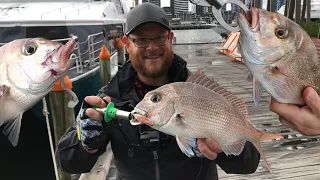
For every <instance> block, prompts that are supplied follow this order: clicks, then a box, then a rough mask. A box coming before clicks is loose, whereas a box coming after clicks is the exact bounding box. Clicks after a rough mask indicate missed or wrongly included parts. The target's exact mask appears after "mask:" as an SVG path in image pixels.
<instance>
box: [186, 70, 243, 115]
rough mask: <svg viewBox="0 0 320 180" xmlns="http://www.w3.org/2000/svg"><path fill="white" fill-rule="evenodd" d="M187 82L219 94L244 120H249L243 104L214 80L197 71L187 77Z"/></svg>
mask: <svg viewBox="0 0 320 180" xmlns="http://www.w3.org/2000/svg"><path fill="white" fill-rule="evenodd" d="M187 82H190V83H195V84H200V85H202V86H204V87H206V88H208V89H210V90H212V91H214V92H216V93H219V94H220V95H222V96H223V97H225V98H226V99H227V100H228V101H229V102H231V104H232V105H233V106H235V107H236V108H237V109H238V110H239V111H240V112H241V113H242V115H243V116H244V118H245V119H247V120H249V115H248V109H247V106H246V104H245V102H244V101H243V100H242V99H240V98H238V97H236V96H234V95H233V94H232V93H231V92H230V91H228V90H226V89H225V88H223V87H222V86H220V85H219V84H218V83H217V81H215V80H214V78H208V77H207V76H206V75H205V74H204V73H203V72H200V70H197V71H196V72H195V73H191V75H190V76H189V77H188V79H187Z"/></svg>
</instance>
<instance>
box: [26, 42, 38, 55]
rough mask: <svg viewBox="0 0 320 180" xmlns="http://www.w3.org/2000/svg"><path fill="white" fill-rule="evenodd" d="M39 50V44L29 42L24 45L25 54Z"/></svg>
mask: <svg viewBox="0 0 320 180" xmlns="http://www.w3.org/2000/svg"><path fill="white" fill-rule="evenodd" d="M36 51H37V45H36V44H27V45H26V46H25V47H24V50H23V52H24V54H25V55H28V56H30V55H32V54H34V53H35V52H36Z"/></svg>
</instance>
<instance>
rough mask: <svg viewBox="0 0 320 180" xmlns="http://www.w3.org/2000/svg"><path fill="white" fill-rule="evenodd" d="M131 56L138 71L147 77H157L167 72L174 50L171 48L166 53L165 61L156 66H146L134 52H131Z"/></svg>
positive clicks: (132, 62)
mask: <svg viewBox="0 0 320 180" xmlns="http://www.w3.org/2000/svg"><path fill="white" fill-rule="evenodd" d="M129 57H130V60H131V64H132V66H133V68H134V69H135V70H136V71H137V72H139V73H140V74H142V75H143V76H145V77H149V78H153V79H156V78H159V77H162V76H163V75H165V74H167V72H168V69H169V67H170V66H171V63H172V60H173V51H172V50H171V51H170V52H167V53H165V54H164V61H162V62H159V63H158V64H156V65H155V66H150V65H149V66H146V65H145V64H143V63H142V62H141V61H140V59H138V57H137V56H134V55H132V53H130V54H129Z"/></svg>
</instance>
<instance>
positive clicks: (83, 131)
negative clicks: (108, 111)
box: [76, 96, 111, 154]
mask: <svg viewBox="0 0 320 180" xmlns="http://www.w3.org/2000/svg"><path fill="white" fill-rule="evenodd" d="M110 101H111V99H110V97H108V96H106V97H104V98H103V99H101V98H100V97H98V96H87V97H85V99H84V102H83V104H82V108H81V109H80V111H79V114H78V116H77V119H76V121H77V129H78V139H79V140H80V141H81V143H82V146H83V147H84V149H85V150H86V151H88V152H89V153H92V154H94V153H96V152H97V151H98V149H99V148H101V147H103V146H105V142H106V134H105V132H104V131H103V126H102V120H103V117H102V115H101V114H100V113H98V112H97V111H96V110H94V109H93V108H91V107H92V106H95V107H99V108H102V107H106V106H107V102H110Z"/></svg>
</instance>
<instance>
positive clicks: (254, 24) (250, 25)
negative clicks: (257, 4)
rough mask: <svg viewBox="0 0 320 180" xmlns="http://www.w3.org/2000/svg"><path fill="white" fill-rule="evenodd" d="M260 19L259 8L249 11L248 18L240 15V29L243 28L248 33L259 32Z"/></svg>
mask: <svg viewBox="0 0 320 180" xmlns="http://www.w3.org/2000/svg"><path fill="white" fill-rule="evenodd" d="M259 19H260V18H259V9H257V8H251V9H250V10H249V11H248V14H247V18H246V17H245V15H244V14H242V13H239V14H238V20H239V25H240V28H241V27H242V29H246V30H247V31H248V30H250V31H252V32H257V31H258V30H259V28H260V25H259V24H260V23H259Z"/></svg>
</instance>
